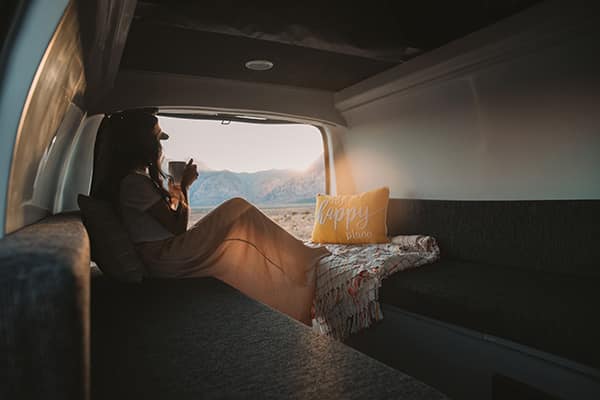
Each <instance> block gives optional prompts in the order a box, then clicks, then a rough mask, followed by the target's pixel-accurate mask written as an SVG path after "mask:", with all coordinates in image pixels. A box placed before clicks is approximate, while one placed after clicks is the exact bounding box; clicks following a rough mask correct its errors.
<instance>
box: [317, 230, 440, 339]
mask: <svg viewBox="0 0 600 400" xmlns="http://www.w3.org/2000/svg"><path fill="white" fill-rule="evenodd" d="M307 244H308V245H312V246H314V245H315V244H312V243H307ZM325 246H326V247H327V249H328V250H329V251H330V252H331V253H332V254H331V255H329V256H327V257H324V258H323V259H321V261H320V263H319V265H318V267H317V268H318V270H317V272H318V273H317V291H316V296H315V300H314V316H313V321H312V326H313V330H314V331H316V332H319V333H321V334H325V335H328V336H331V337H334V338H336V339H338V340H343V339H345V338H346V337H348V336H349V335H350V334H352V333H355V332H357V331H359V330H361V329H364V328H367V327H369V326H370V325H371V324H373V323H374V322H376V321H380V320H382V319H383V314H382V312H381V309H380V307H379V301H378V300H379V288H380V286H381V281H382V280H383V279H385V278H387V277H388V276H390V275H392V274H393V273H396V272H398V271H404V270H407V269H410V268H416V267H419V266H421V265H423V264H428V263H431V262H433V261H435V260H437V259H438V257H439V254H440V251H439V248H438V245H437V243H436V241H435V239H434V238H432V237H430V236H420V235H414V236H396V237H394V238H392V241H391V243H385V244H371V245H338V244H334V245H329V244H327V245H325Z"/></svg>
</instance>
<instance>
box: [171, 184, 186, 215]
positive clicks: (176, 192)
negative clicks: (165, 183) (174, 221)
mask: <svg viewBox="0 0 600 400" xmlns="http://www.w3.org/2000/svg"><path fill="white" fill-rule="evenodd" d="M169 194H170V195H171V204H170V207H171V210H177V208H178V207H179V204H183V205H186V198H185V193H184V192H183V190H181V186H180V185H176V184H175V183H174V182H173V181H172V180H171V179H169Z"/></svg>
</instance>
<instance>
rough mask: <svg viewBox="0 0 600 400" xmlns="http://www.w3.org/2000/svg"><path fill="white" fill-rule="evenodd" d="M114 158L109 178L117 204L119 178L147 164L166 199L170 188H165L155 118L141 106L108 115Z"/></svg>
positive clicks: (149, 171)
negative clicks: (140, 107) (113, 186)
mask: <svg viewBox="0 0 600 400" xmlns="http://www.w3.org/2000/svg"><path fill="white" fill-rule="evenodd" d="M108 118H109V121H110V133H111V140H110V142H111V144H112V146H111V147H112V149H111V150H112V153H113V156H114V158H113V160H114V162H113V163H112V165H111V168H110V169H111V173H110V174H109V175H110V180H111V183H113V184H114V185H115V188H116V190H114V191H113V194H114V195H115V198H113V203H114V204H115V205H116V204H118V192H119V190H118V187H119V186H120V183H121V180H123V178H124V177H125V176H126V175H128V174H130V173H131V172H133V171H135V170H136V169H145V168H148V173H149V175H150V178H151V179H152V181H154V183H155V185H156V188H157V190H158V191H159V192H160V193H161V195H162V196H163V198H164V199H165V200H167V201H168V200H169V197H170V196H169V192H168V191H167V190H165V188H164V180H165V178H166V176H165V174H164V172H163V171H162V166H161V161H162V146H161V144H160V140H159V137H158V135H157V134H156V132H155V127H156V124H157V123H158V118H156V117H155V116H154V115H152V114H150V113H149V112H146V111H143V110H132V111H123V112H119V113H115V114H112V115H110V116H108Z"/></svg>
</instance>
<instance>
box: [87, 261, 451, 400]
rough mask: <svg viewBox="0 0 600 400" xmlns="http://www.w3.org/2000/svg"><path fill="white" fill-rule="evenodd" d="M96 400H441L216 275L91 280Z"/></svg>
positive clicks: (441, 396)
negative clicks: (138, 280) (138, 281)
mask: <svg viewBox="0 0 600 400" xmlns="http://www.w3.org/2000/svg"><path fill="white" fill-rule="evenodd" d="M92 394H93V399H114V398H144V399H167V398H177V399H188V398H189V399H198V398H296V399H327V398H344V399H365V398H378V399H384V398H393V399H442V398H445V396H444V395H442V394H440V393H439V392H437V391H436V390H434V389H432V388H430V387H428V386H426V385H424V384H423V383H421V382H419V381H417V380H415V379H413V378H411V377H410V376H408V375H405V374H403V373H401V372H399V371H396V370H394V369H392V368H390V367H387V366H385V365H384V364H382V363H380V362H378V361H376V360H374V359H372V358H370V357H367V356H365V355H364V354H361V353H359V352H358V351H356V350H353V349H351V348H349V347H347V346H346V345H344V344H342V343H340V342H338V341H335V340H333V339H330V338H327V337H325V336H321V335H317V334H315V333H313V332H312V331H311V329H310V328H309V327H307V326H305V325H303V324H301V323H299V322H297V321H295V320H293V319H291V318H289V317H287V316H285V315H284V314H281V313H279V312H276V311H274V310H272V309H270V308H269V307H267V306H265V305H263V304H260V303H258V302H256V301H254V300H251V299H249V298H248V297H246V296H244V295H243V294H241V293H239V292H238V291H236V290H235V289H232V288H230V287H229V286H227V285H225V284H223V283H221V282H220V281H218V280H215V279H212V278H194V279H186V280H148V281H145V282H144V283H143V284H141V285H131V284H129V285H128V284H116V283H114V282H111V281H108V280H107V279H105V277H103V276H100V275H99V273H98V272H96V273H94V274H93V278H92Z"/></svg>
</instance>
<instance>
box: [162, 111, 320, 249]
mask: <svg viewBox="0 0 600 400" xmlns="http://www.w3.org/2000/svg"><path fill="white" fill-rule="evenodd" d="M160 124H161V127H162V129H163V130H164V131H165V132H167V133H168V134H169V136H170V139H169V140H167V141H164V143H163V153H164V156H165V160H164V162H163V169H164V170H165V171H168V162H169V161H187V160H189V159H190V158H193V159H194V163H196V164H197V165H198V169H199V177H198V180H197V181H196V182H195V183H194V184H193V185H192V187H191V188H190V193H189V197H190V205H191V207H192V210H193V212H192V222H193V221H195V220H197V219H199V218H201V217H202V216H204V215H205V214H206V213H207V212H208V211H210V210H211V209H212V208H214V207H215V206H217V205H218V204H220V203H222V202H223V201H225V200H227V199H229V198H232V197H243V198H245V199H246V200H248V201H250V202H251V203H253V204H255V205H256V206H257V207H259V208H261V210H262V211H263V212H265V213H266V214H267V215H268V216H270V217H271V218H272V219H274V220H275V221H276V222H278V223H279V224H280V225H281V226H283V227H284V228H286V229H287V230H288V231H290V233H292V234H294V235H296V236H297V237H298V238H300V239H308V238H309V237H310V232H311V231H312V225H313V214H314V202H315V195H316V194H317V193H324V192H325V189H326V188H325V164H324V156H323V138H322V134H321V131H320V130H319V129H317V128H316V127H314V126H312V125H305V124H291V123H290V124H264V123H246V122H234V121H212V120H191V119H182V118H169V117H160Z"/></svg>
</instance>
